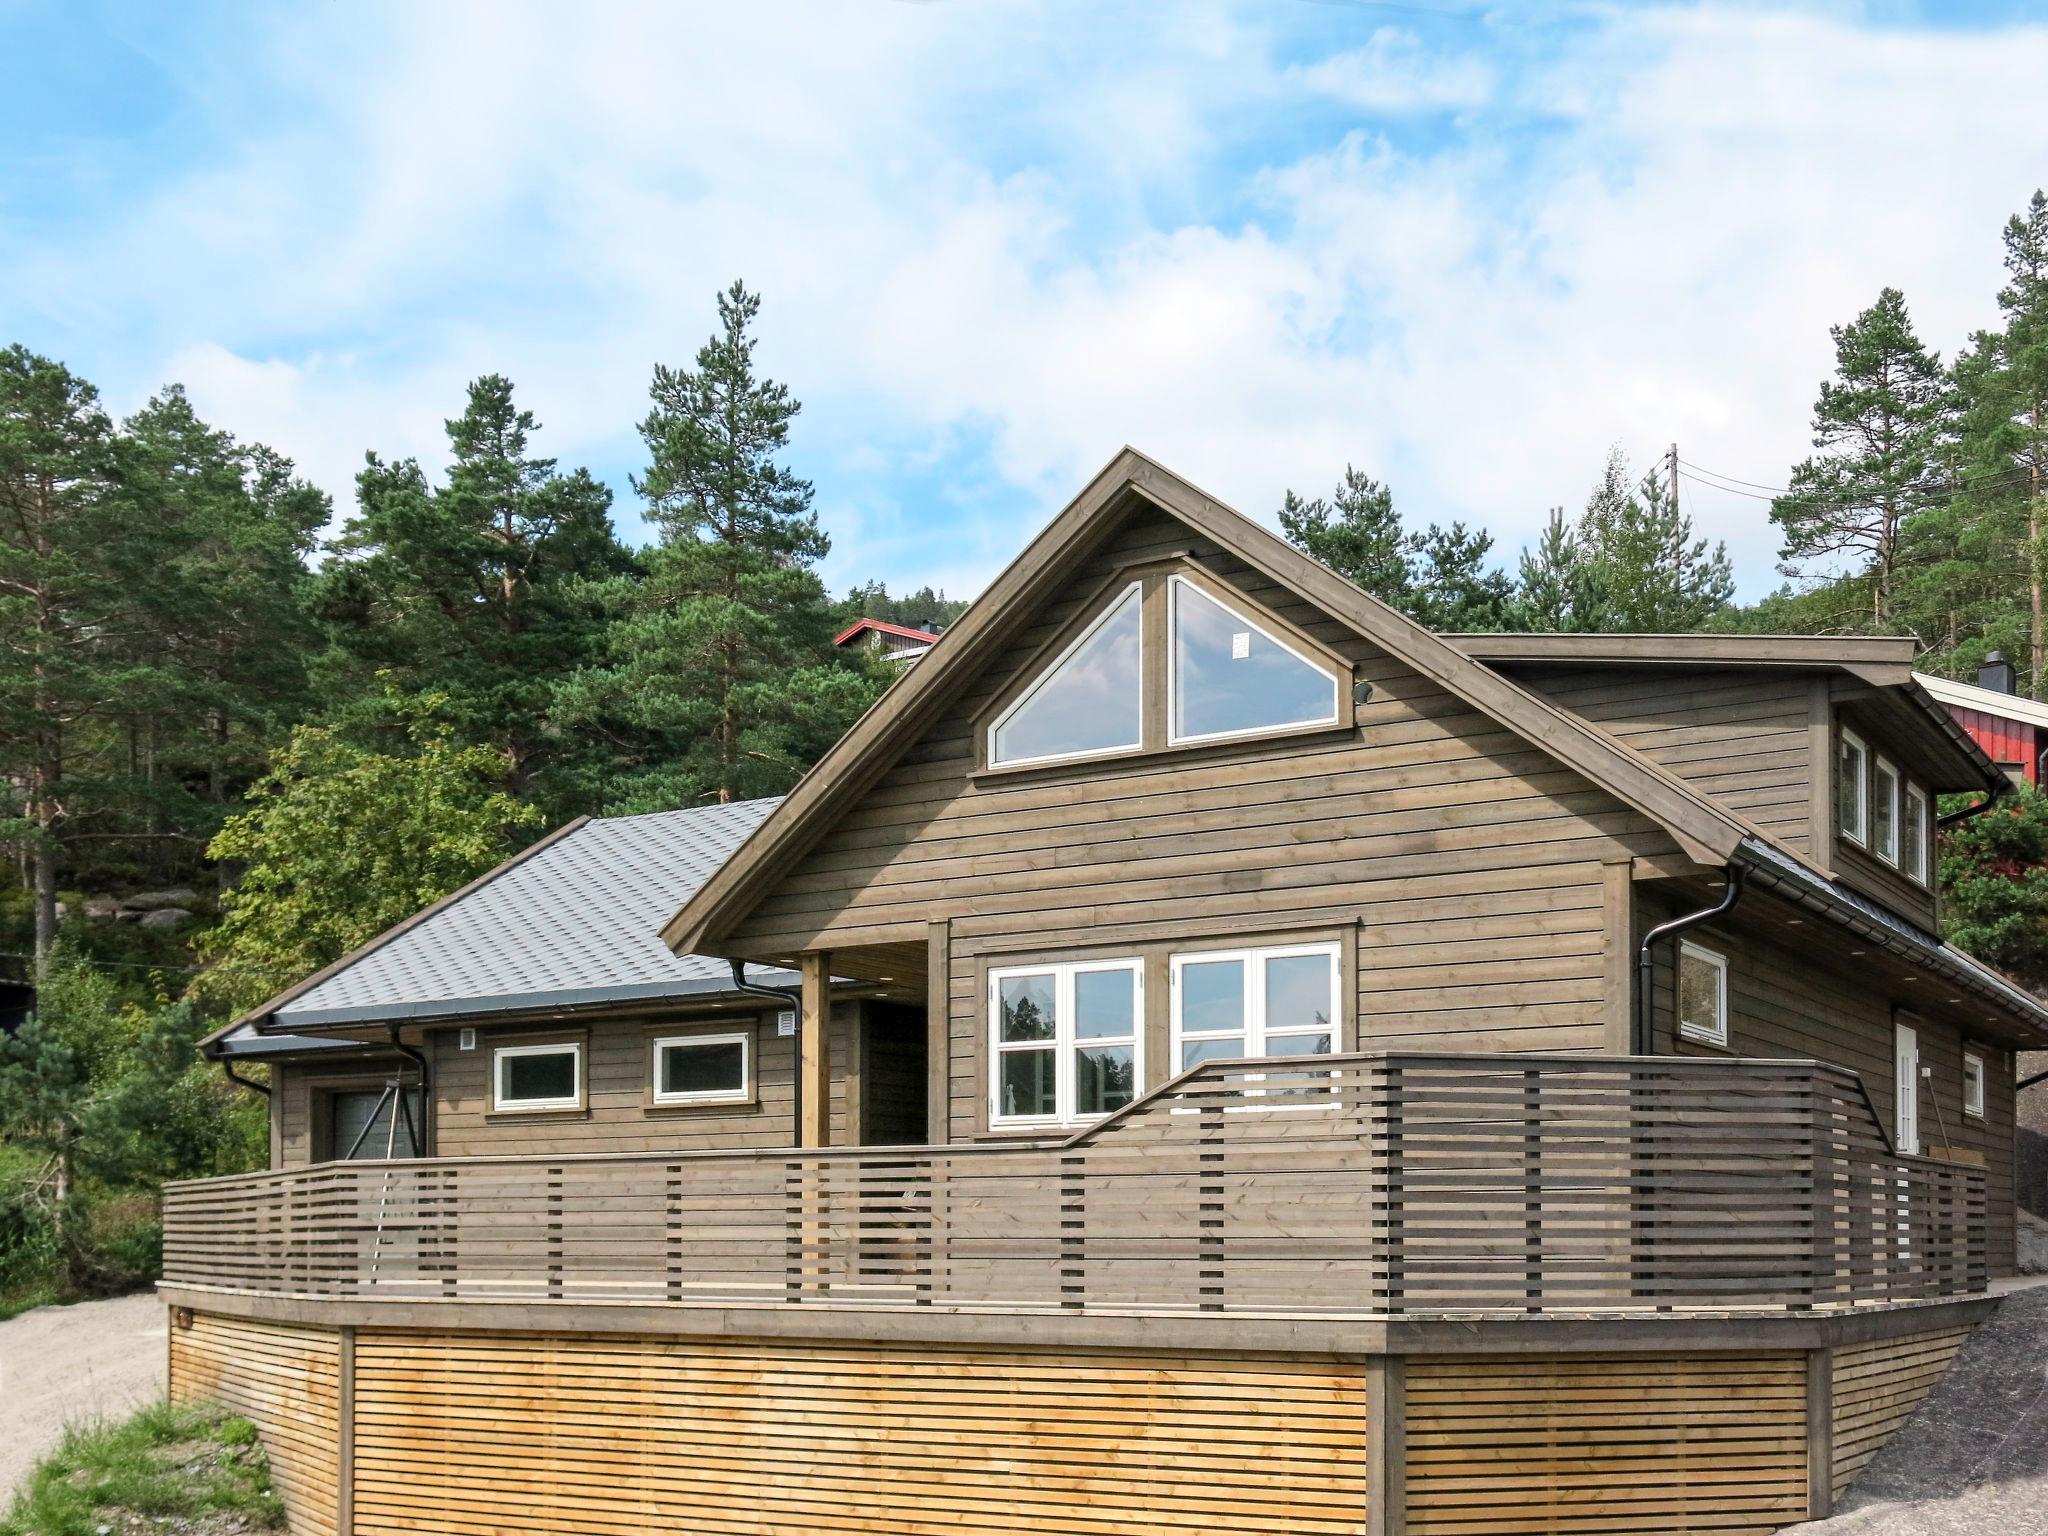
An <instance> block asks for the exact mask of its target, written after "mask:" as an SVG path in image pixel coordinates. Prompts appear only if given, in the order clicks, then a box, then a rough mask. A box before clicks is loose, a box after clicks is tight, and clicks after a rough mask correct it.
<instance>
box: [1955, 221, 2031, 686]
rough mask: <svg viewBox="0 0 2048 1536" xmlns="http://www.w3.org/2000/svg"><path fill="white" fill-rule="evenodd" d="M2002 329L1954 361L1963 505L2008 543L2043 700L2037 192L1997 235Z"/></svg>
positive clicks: (1974, 342) (1975, 339)
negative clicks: (2000, 238)
mask: <svg viewBox="0 0 2048 1536" xmlns="http://www.w3.org/2000/svg"><path fill="white" fill-rule="evenodd" d="M2004 240H2005V270H2006V278H2007V281H2006V284H2005V286H2004V287H2003V288H2001V289H2000V290H1999V294H1998V308H1999V312H2000V315H2001V316H2002V318H2003V319H2004V322H2005V324H2004V327H2003V328H2002V329H2001V330H1999V331H1996V332H1990V333H1979V334H1978V335H1976V336H1974V337H1972V338H1971V349H1970V351H1969V352H1968V353H1967V354H1965V356H1964V357H1962V358H1959V359H1958V360H1957V373H1956V379H1957V386H1958V389H1959V391H1960V393H1961V394H1962V397H1963V401H1964V404H1963V411H1962V423H1961V437H1962V443H1961V459H1962V467H1963V472H1964V476H1965V481H1964V484H1965V490H1964V493H1963V500H1964V502H1965V503H1966V505H1967V506H1968V507H1969V508H1971V509H1973V510H1974V512H1975V513H1976V514H1977V515H1978V516H1981V517H1984V518H1987V519H1989V520H1991V522H1992V523H1993V525H1994V526H1996V527H1998V528H1999V529H2000V530H2001V531H2009V537H2008V539H2006V540H2002V541H2001V542H2007V543H2009V545H2010V547H2012V549H2013V550H2014V554H2015V558H2016V559H2017V561H2018V563H2019V565H2020V568H2021V572H2022V573H2023V581H2024V587H2025V591H2026V594H2027V596H2026V611H2025V615H2024V622H2025V626H2026V639H2027V644H2026V649H2025V652H2024V654H2025V655H2026V656H2027V657H2028V665H2027V669H2026V671H2027V677H2028V681H2029V683H2030V686H2031V688H2032V691H2033V694H2034V697H2036V698H2042V697H2048V694H2044V692H2043V690H2044V688H2048V627H2044V616H2043V611H2042V610H2043V596H2042V593H2043V581H2044V573H2048V547H2044V546H2048V196H2044V195H2043V194H2042V193H2041V192H2038V191H2037V192H2035V193H2034V195H2033V198H2032V199H2031V200H2030V201H2029V202H2028V204H2027V208H2026V211H2025V212H2024V213H2021V214H2015V215H2014V216H2013V217H2012V218H2011V219H2010V220H2009V221H2008V222H2007V223H2006V226H2005V230H2004Z"/></svg>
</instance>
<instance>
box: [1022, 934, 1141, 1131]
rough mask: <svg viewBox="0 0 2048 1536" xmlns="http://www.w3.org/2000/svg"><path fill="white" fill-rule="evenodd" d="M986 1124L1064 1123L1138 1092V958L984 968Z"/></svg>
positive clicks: (1126, 1100) (1121, 1102)
mask: <svg viewBox="0 0 2048 1536" xmlns="http://www.w3.org/2000/svg"><path fill="white" fill-rule="evenodd" d="M988 986H989V1045H990V1049H989V1123H990V1124H991V1125H993V1126H998V1127H1001V1126H1030V1125H1066V1124H1072V1123H1075V1122H1078V1121H1083V1120H1091V1119H1095V1118H1097V1117H1099V1116H1102V1115H1106V1114H1108V1113H1110V1111H1112V1110H1116V1109H1121V1108H1122V1107H1123V1106H1124V1105H1126V1104H1128V1103H1130V1102H1131V1100H1132V1099H1133V1098H1134V1097H1136V1095H1137V1089H1138V1080H1139V1072H1140V1070H1141V1065H1140V1064H1141V1050H1140V1035H1141V1033H1142V1021H1143V1019H1144V1016H1145V1006H1144V992H1145V980H1144V969H1143V967H1142V966H1141V965H1140V963H1139V962H1138V961H1136V960H1093V961H1081V962H1076V963H1072V964H1066V965H1019V966H1007V967H1004V968H1002V969H999V970H993V971H990V972H989V977H988Z"/></svg>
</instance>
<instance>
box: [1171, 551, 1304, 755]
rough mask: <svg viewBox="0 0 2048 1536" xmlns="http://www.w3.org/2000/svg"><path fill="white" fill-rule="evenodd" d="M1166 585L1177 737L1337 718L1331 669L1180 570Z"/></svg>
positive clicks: (1239, 732)
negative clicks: (1171, 645) (1189, 578)
mask: <svg viewBox="0 0 2048 1536" xmlns="http://www.w3.org/2000/svg"><path fill="white" fill-rule="evenodd" d="M1167 592H1168V597H1169V601H1170V612H1169V615H1168V621H1169V623H1170V624H1171V626H1172V635H1173V686H1172V689H1171V692H1172V695H1173V735H1172V739H1173V740H1174V741H1175V742H1176V743H1178V742H1188V741H1213V740H1215V739H1216V738H1218V737H1222V736H1245V735H1250V734H1252V733H1254V732H1258V731H1273V730H1284V729H1286V728H1288V727H1290V726H1306V725H1335V724H1336V723H1337V678H1336V674H1334V673H1332V672H1330V671H1328V670H1326V669H1325V668H1323V667H1320V666H1318V665H1316V663H1314V662H1312V661H1310V660H1309V659H1308V658H1307V657H1306V656H1303V655H1302V654H1301V653H1300V652H1299V651H1297V650H1295V649H1294V648H1293V647H1292V646H1290V645H1288V644H1287V643H1286V642H1285V641H1283V640H1279V639H1276V638H1275V637H1274V636H1272V635H1270V634H1268V633H1267V632H1266V631H1265V630H1264V629H1261V628H1260V627H1259V626H1258V625H1257V624H1254V623H1253V622H1252V621H1251V620H1250V619H1248V618H1246V617H1245V616H1244V615H1243V614H1241V613H1239V612H1238V611H1237V610H1236V609H1234V608H1232V607H1230V606H1229V605H1228V604H1226V603H1224V602H1222V601H1220V600H1219V599H1217V598H1214V597H1211V596H1210V595H1209V594H1208V593H1206V592H1204V591H1203V590H1202V589H1201V588H1200V587H1198V586H1196V585H1195V584H1194V583H1193V582H1191V581H1189V580H1188V579H1187V578H1186V577H1185V576H1175V577H1173V578H1172V579H1171V580H1170V581H1168V583H1167Z"/></svg>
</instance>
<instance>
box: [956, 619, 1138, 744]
mask: <svg viewBox="0 0 2048 1536" xmlns="http://www.w3.org/2000/svg"><path fill="white" fill-rule="evenodd" d="M1143 620H1144V604H1143V591H1142V589H1141V588H1140V587H1139V585H1138V584H1137V583H1136V582H1133V583H1132V584H1131V585H1130V586H1128V587H1126V588H1124V590H1123V594H1122V595H1121V596H1120V597H1118V598H1117V599H1116V601H1115V602H1113V603H1111V604H1110V605H1109V607H1108V608H1106V609H1104V610H1103V612H1102V615H1101V617H1099V618H1097V619H1096V621H1095V622H1094V623H1093V624H1090V625H1089V626H1088V627H1087V628H1086V629H1084V630H1082V631H1081V633H1080V634H1079V635H1078V636H1076V637H1075V639H1074V641H1073V643H1072V644H1071V645H1069V646H1068V647H1067V648H1066V649H1065V650H1064V651H1062V652H1061V653H1060V654H1059V656H1058V657H1057V658H1055V659H1054V661H1053V663H1052V665H1051V666H1049V667H1047V668H1046V669H1045V671H1044V672H1043V673H1041V674H1040V675H1039V678H1038V681H1037V682H1035V683H1033V684H1032V685H1031V686H1030V687H1029V688H1028V689H1026V690H1025V692H1024V695H1023V697H1022V698H1020V699H1018V700H1017V702H1016V703H1014V704H1012V705H1011V706H1010V707H1009V708H1008V709H1007V710H1005V711H1003V713H1002V715H1001V717H1000V718H999V719H998V720H997V721H996V723H995V725H994V726H993V727H992V728H991V729H990V731H989V754H988V757H989V761H990V762H991V763H1043V762H1051V761H1054V760H1056V759H1059V758H1069V757H1094V756H1096V755H1097V754H1099V753H1103V752H1125V751H1132V750H1135V749H1136V748H1137V747H1139V746H1140V745H1142V744H1143V723H1142V717H1143V712H1144V685H1143V677H1144V649H1145V646H1144V622H1143Z"/></svg>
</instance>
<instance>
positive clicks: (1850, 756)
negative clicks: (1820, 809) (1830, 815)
mask: <svg viewBox="0 0 2048 1536" xmlns="http://www.w3.org/2000/svg"><path fill="white" fill-rule="evenodd" d="M1869 760H1870V753H1869V751H1868V750H1867V749H1866V748H1865V747H1864V745H1863V738H1862V737H1861V736H1858V735H1857V734H1856V733H1855V732H1854V731H1852V730H1850V729H1849V728H1848V727H1847V726H1844V727H1842V734H1841V737H1840V740H1839V743H1838V744H1837V746H1836V749H1835V826H1836V828H1837V830H1839V831H1840V832H1841V834H1842V836H1844V837H1847V838H1853V839H1854V840H1855V841H1857V842H1859V843H1860V842H1862V841H1863V840H1864V838H1865V837H1866V836H1867V835H1868V834H1867V831H1866V821H1867V806H1866V804H1865V801H1864V795H1865V786H1864V772H1865V768H1866V765H1867V764H1868V762H1869Z"/></svg>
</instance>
